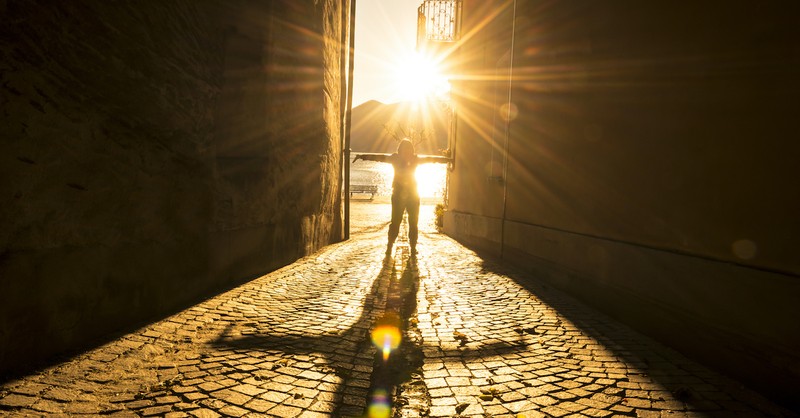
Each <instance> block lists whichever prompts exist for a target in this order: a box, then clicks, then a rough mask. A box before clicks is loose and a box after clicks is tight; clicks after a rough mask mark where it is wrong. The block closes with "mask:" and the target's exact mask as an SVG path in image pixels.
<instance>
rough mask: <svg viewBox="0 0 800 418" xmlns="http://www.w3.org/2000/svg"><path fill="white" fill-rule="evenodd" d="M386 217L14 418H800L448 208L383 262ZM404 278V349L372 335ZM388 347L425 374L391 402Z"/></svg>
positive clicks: (363, 219)
mask: <svg viewBox="0 0 800 418" xmlns="http://www.w3.org/2000/svg"><path fill="white" fill-rule="evenodd" d="M387 206H388V205H387V204H385V203H364V202H355V203H354V205H353V222H354V223H353V231H354V233H353V236H352V239H351V240H350V241H348V242H345V243H341V244H336V245H332V246H329V247H327V248H325V249H323V250H322V251H320V252H319V253H317V254H315V255H313V256H309V257H306V258H304V259H301V260H299V261H298V262H296V263H294V264H292V265H290V266H287V267H285V268H283V269H280V270H278V271H275V272H273V273H270V274H268V275H266V276H263V277H261V278H258V279H256V280H253V281H251V282H249V283H247V284H245V285H243V286H240V287H238V288H236V289H234V290H231V291H229V292H227V293H223V294H221V295H219V296H217V297H214V298H212V299H210V300H208V301H206V302H203V303H201V304H199V305H196V306H194V307H191V308H189V309H187V310H185V311H183V312H181V313H179V314H177V315H174V316H172V317H169V318H167V319H164V320H163V321H160V322H157V323H154V324H151V325H149V326H147V327H145V328H143V329H140V330H138V331H136V332H134V333H131V334H128V335H125V336H123V337H121V338H119V339H117V340H115V341H113V342H110V343H108V344H106V345H104V346H102V347H99V348H97V349H94V350H92V351H89V352H87V353H84V354H82V355H79V356H77V357H76V358H74V359H72V360H70V361H68V362H65V363H62V364H59V365H56V366H54V367H52V368H50V369H47V370H44V371H42V372H40V373H38V374H35V375H31V376H28V377H25V378H22V379H19V380H16V381H12V382H7V383H5V384H4V385H2V386H0V408H1V409H0V415H7V416H40V415H50V414H52V415H81V414H89V415H97V414H103V415H105V416H115V417H117V416H169V417H189V416H196V417H216V416H237V417H238V416H248V417H251V416H252V417H255V416H281V417H295V416H303V417H316V416H331V415H334V416H364V415H365V414H367V411H369V412H371V414H372V415H371V416H376V417H377V416H386V415H385V414H386V413H387V411H388V409H387V408H386V407H385V406H386V405H387V403H388V401H389V400H391V399H393V400H394V405H395V414H396V415H397V416H426V415H429V416H436V417H444V416H457V415H462V416H476V417H485V416H498V417H502V416H509V417H512V416H513V417H520V416H525V417H547V416H554V417H563V416H581V417H582V416H590V417H606V416H643V417H650V416H653V417H661V416H670V417H673V416H676V417H677V416H698V417H702V416H720V417H729V416H741V417H758V416H790V415H789V414H788V413H786V412H785V411H782V410H781V409H779V408H778V407H776V406H774V405H772V404H771V403H769V402H767V401H765V400H764V399H763V398H761V397H760V396H758V395H756V394H754V393H753V392H750V391H747V390H745V389H742V388H741V387H740V386H739V385H738V384H736V383H735V382H733V381H730V380H727V379H726V378H724V377H722V376H720V375H718V374H715V373H713V372H711V371H709V370H707V369H705V368H704V367H702V366H700V365H698V364H696V363H694V362H691V361H689V360H687V359H686V358H684V357H682V356H681V355H679V354H677V353H676V352H674V351H672V350H670V349H668V348H665V347H664V346H662V345H659V344H657V343H655V342H653V341H652V340H650V339H648V338H646V337H644V336H642V335H640V334H638V333H636V332H634V331H632V330H630V329H628V328H627V327H625V326H623V325H621V324H619V323H617V322H615V321H613V320H611V319H609V318H608V317H606V316H604V315H602V314H600V313H598V312H596V311H594V310H592V309H590V308H588V307H586V306H584V305H582V304H580V303H578V302H576V301H575V300H573V299H572V298H570V297H568V296H566V295H564V294H562V293H560V292H558V291H557V290H555V289H552V288H550V287H547V286H545V285H543V284H542V283H539V282H537V281H536V279H535V278H534V277H528V276H525V275H521V274H518V273H516V272H514V271H513V270H511V269H509V268H507V267H503V266H500V265H498V264H496V263H493V262H490V261H486V260H483V259H482V258H480V257H479V256H478V255H476V254H475V253H473V252H472V251H470V250H468V249H466V248H464V247H462V246H461V245H459V244H458V243H456V242H455V241H453V240H451V239H450V238H448V237H446V236H444V235H441V234H438V233H436V232H435V230H434V229H433V209H432V206H423V208H422V212H421V215H422V216H421V218H422V219H421V222H420V224H421V232H422V233H421V236H420V243H419V246H418V249H419V256H418V257H417V259H416V261H415V260H413V259H411V258H410V254H409V251H408V246H407V242H405V241H403V240H402V236H401V241H400V242H399V243H398V245H397V246H396V248H395V251H394V257H393V258H391V259H384V256H383V253H384V249H385V234H386V225H387V224H386V222H387V221H388V213H386V211H387V210H388V209H387ZM402 280H411V281H412V282H413V283H415V286H418V291H417V292H416V297H415V298H412V300H410V301H406V302H409V303H407V304H406V305H404V306H412V307H416V312H411V313H410V314H409V313H408V312H406V313H404V315H406V317H405V318H401V322H402V323H403V324H402V325H399V326H398V327H399V328H402V329H403V330H404V334H405V336H406V337H407V338H406V339H405V340H404V343H403V344H402V345H401V348H400V349H397V344H396V341H393V340H391V338H390V337H386V338H385V339H384V337H382V336H381V335H383V334H379V335H378V337H376V336H375V335H371V334H370V331H371V330H372V329H373V328H374V326H375V324H376V321H379V320H381V318H385V315H384V313H385V311H386V310H387V301H388V306H389V308H388V309H389V310H391V309H393V308H392V306H393V305H392V303H393V302H392V300H394V299H397V298H398V297H399V296H398V295H397V294H395V293H397V292H399V291H401V290H402V289H401V288H402V287H403V286H401V285H400V284H399V283H400V282H401V281H402ZM412 295H413V293H412ZM393 298H394V299H393ZM388 335H391V333H390V334H388ZM409 337H410V338H409ZM373 338H375V339H376V341H377V343H378V344H381V343H380V341H384V340H385V341H386V346H385V347H381V348H378V347H377V346H376V345H374V344H373V342H372V340H373ZM389 342H391V344H389ZM402 347H405V348H402ZM392 349H396V350H395V352H392ZM384 351H385V352H388V357H390V358H391V356H393V355H394V356H397V357H396V358H395V359H394V360H391V359H390V360H389V361H394V362H395V363H396V364H400V365H401V366H400V368H401V369H402V368H403V367H405V368H407V369H408V370H403V373H404V376H403V377H397V378H396V379H394V381H393V383H392V386H391V387H388V388H379V387H377V386H376V385H378V384H377V383H376V379H375V376H374V374H376V373H377V371H378V370H381V369H382V366H381V362H382V361H383V356H384V354H386V353H384ZM414 355H416V360H417V362H416V363H415V362H414V359H413V358H411V357H413V356H414ZM407 361H411V363H408V362H407ZM403 365H404V366H403ZM384 373H385V372H384ZM378 386H379V385H378ZM376 389H377V390H376ZM381 389H385V390H386V392H385V393H384V392H382V390H381ZM392 392H394V393H393V394H392ZM392 395H393V396H392ZM369 402H377V403H376V405H373V408H368V406H369V405H368V403H369ZM382 414H383V415H382Z"/></svg>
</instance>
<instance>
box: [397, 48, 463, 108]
mask: <svg viewBox="0 0 800 418" xmlns="http://www.w3.org/2000/svg"><path fill="white" fill-rule="evenodd" d="M392 68H394V75H393V79H394V89H395V91H396V92H397V93H396V97H398V98H399V100H400V101H409V102H416V101H423V100H425V99H427V98H432V97H444V96H445V95H447V93H448V92H449V91H450V83H449V82H448V81H447V77H445V75H444V74H443V73H442V69H441V68H440V67H439V64H438V63H437V61H436V60H435V59H434V58H432V57H429V56H426V55H423V54H420V53H418V52H410V53H409V54H407V55H405V56H402V57H400V58H398V60H397V61H396V62H395V63H394V65H393V67H392Z"/></svg>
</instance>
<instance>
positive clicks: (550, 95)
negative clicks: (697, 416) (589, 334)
mask: <svg viewBox="0 0 800 418" xmlns="http://www.w3.org/2000/svg"><path fill="white" fill-rule="evenodd" d="M463 10H464V20H463V25H462V27H463V32H464V33H463V42H462V43H461V44H460V45H459V49H458V50H457V51H456V52H455V53H454V54H452V56H451V57H450V59H451V60H452V61H453V65H454V66H455V68H457V72H458V74H459V79H458V80H456V81H455V82H454V83H453V84H454V91H453V96H454V97H455V98H456V109H457V112H458V118H459V119H458V129H457V134H456V136H455V137H454V138H453V139H452V140H451V143H452V144H454V147H455V155H456V162H455V170H454V171H453V172H452V173H451V175H450V183H449V189H448V193H449V196H448V197H449V208H448V209H449V210H448V212H447V214H446V215H445V219H444V230H445V231H446V232H447V233H448V234H450V235H452V236H454V237H457V238H458V239H459V240H461V241H464V242H468V243H471V244H473V245H481V246H483V247H485V248H490V249H492V250H493V251H495V252H496V253H502V254H503V255H504V256H505V257H506V258H507V259H509V260H514V261H515V262H517V263H519V264H522V265H525V266H526V267H528V268H530V269H531V270H532V271H535V272H536V273H537V274H539V275H540V277H542V278H543V279H545V280H548V281H549V282H550V283H552V284H555V285H557V286H559V287H561V288H562V289H565V290H568V291H569V292H570V293H572V294H574V295H576V296H579V297H580V298H582V299H583V300H585V301H587V302H589V303H592V304H594V305H595V306H597V307H600V308H601V309H603V310H605V311H607V312H610V313H612V314H614V315H615V316H617V317H618V318H620V319H623V320H625V321H627V322H628V323H630V324H632V325H634V326H636V327H637V328H638V329H640V330H643V331H645V332H648V333H650V334H651V335H653V336H655V337H657V338H659V339H660V340H662V341H664V342H666V343H668V344H673V345H675V346H676V347H678V348H680V349H681V350H683V351H685V352H687V353H691V354H692V355H695V356H697V358H702V359H703V361H704V362H706V363H707V364H712V365H714V366H715V367H717V368H719V369H721V370H724V371H725V372H727V373H730V374H733V375H736V376H737V377H738V378H740V379H742V380H744V381H745V382H747V383H748V384H751V385H753V386H756V387H760V388H761V389H762V390H764V391H765V392H766V393H771V394H773V395H775V396H778V397H783V398H789V397H791V396H792V395H793V394H794V393H796V392H797V391H798V390H800V387H798V383H797V382H799V381H800V366H798V365H800V358H799V357H798V353H800V322H798V321H797V320H796V319H795V318H797V317H800V253H798V248H800V245H799V244H800V243H798V238H797V237H800V221H799V220H798V219H800V218H798V217H797V215H796V214H797V212H798V209H800V189H798V188H797V187H796V186H795V183H796V182H795V180H794V179H796V178H800V169H798V167H800V166H798V164H797V161H798V160H799V159H800V143H798V142H797V141H794V140H792V139H789V138H794V137H795V136H796V135H794V133H795V131H796V130H797V122H796V119H797V117H796V111H795V108H796V103H795V102H796V101H797V97H798V95H800V79H798V77H797V74H798V73H800V60H798V58H797V57H798V56H799V55H798V51H800V50H799V49H798V45H800V44H798V39H800V20H798V19H800V18H799V17H798V16H800V10H798V4H796V3H792V2H767V3H764V2H759V1H740V2H735V3H731V2H722V1H708V2H700V3H691V4H690V3H674V2H640V3H636V2H630V1H583V2H569V1H534V0H518V1H514V2H510V1H496V2H486V1H477V0H465V1H464V3H463Z"/></svg>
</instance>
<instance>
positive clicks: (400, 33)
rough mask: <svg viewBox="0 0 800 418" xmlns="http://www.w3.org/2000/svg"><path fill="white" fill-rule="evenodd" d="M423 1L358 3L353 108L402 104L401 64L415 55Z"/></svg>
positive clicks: (362, 1)
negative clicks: (398, 72) (398, 77)
mask: <svg viewBox="0 0 800 418" xmlns="http://www.w3.org/2000/svg"><path fill="white" fill-rule="evenodd" d="M420 4H422V0H357V1H356V52H355V69H354V73H353V77H354V81H353V106H354V107H355V106H358V105H360V104H361V103H364V102H366V101H368V100H377V101H380V102H383V103H394V102H397V101H400V100H403V99H404V97H403V92H402V90H403V89H402V88H398V86H397V82H396V81H395V79H396V69H397V68H398V67H399V66H402V63H401V62H398V60H401V59H404V58H405V59H407V58H408V57H409V56H411V55H412V54H413V53H414V50H415V48H416V42H417V41H416V38H417V8H418V7H419V5H420Z"/></svg>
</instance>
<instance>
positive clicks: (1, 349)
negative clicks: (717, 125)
mask: <svg viewBox="0 0 800 418" xmlns="http://www.w3.org/2000/svg"><path fill="white" fill-rule="evenodd" d="M346 12H347V11H346V10H345V9H343V6H342V4H340V2H335V1H332V0H325V1H317V2H302V3H300V2H294V1H267V2H251V1H230V2H228V1H226V2H196V1H173V2H168V3H163V4H162V3H157V2H146V3H142V2H127V3H108V2H103V1H85V2H79V3H72V2H51V1H31V2H2V4H0V20H1V21H2V22H3V24H2V25H0V26H2V27H0V57H2V59H0V90H2V94H0V108H2V115H0V137H2V138H3V141H2V144H0V155H2V158H1V159H0V179H2V180H0V195H2V196H3V200H4V202H5V203H4V204H3V205H2V207H0V277H2V280H0V374H3V373H4V372H9V371H24V370H28V369H30V368H31V367H32V366H33V365H35V364H37V363H38V362H40V361H42V360H44V359H46V358H48V356H50V355H52V354H54V353H58V352H62V351H64V350H69V349H75V348H80V347H84V346H86V344H89V343H90V341H91V340H93V339H95V338H98V337H101V336H103V335H106V334H107V333H109V332H112V331H116V330H119V329H121V328H124V327H126V326H132V325H133V324H136V323H139V322H141V321H143V320H148V319H152V318H154V317H158V316H160V315H163V314H165V313H168V312H170V311H173V310H175V309H178V308H180V307H182V306H185V305H186V304H187V303H190V302H192V301H194V300H197V298H199V297H200V296H202V295H207V294H208V293H210V292H212V291H214V290H215V289H220V288H223V287H226V286H231V285H233V284H236V283H240V282H241V281H243V280H246V279H248V278H251V277H254V276H256V275H258V274H261V273H264V272H267V271H269V270H271V269H274V268H276V267H279V266H282V265H285V264H287V263H289V262H292V261H294V260H295V259H297V258H298V257H300V256H303V255H305V254H308V253H310V252H313V251H314V250H316V249H318V248H320V247H321V246H323V245H326V244H328V243H330V242H332V241H337V240H339V239H340V238H341V228H340V225H341V215H340V213H341V208H340V194H339V189H340V180H339V177H340V175H339V171H340V167H341V157H340V155H341V138H340V132H341V125H340V124H341V122H340V121H341V120H342V118H341V111H340V102H341V97H340V92H341V87H342V86H341V78H340V76H339V70H340V68H341V67H340V58H341V57H342V56H343V53H344V52H345V51H343V50H342V42H341V40H342V39H343V37H342V36H343V34H344V33H346V27H345V23H346V17H347V14H346ZM345 44H346V43H345ZM344 56H345V57H346V54H345V55H344Z"/></svg>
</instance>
